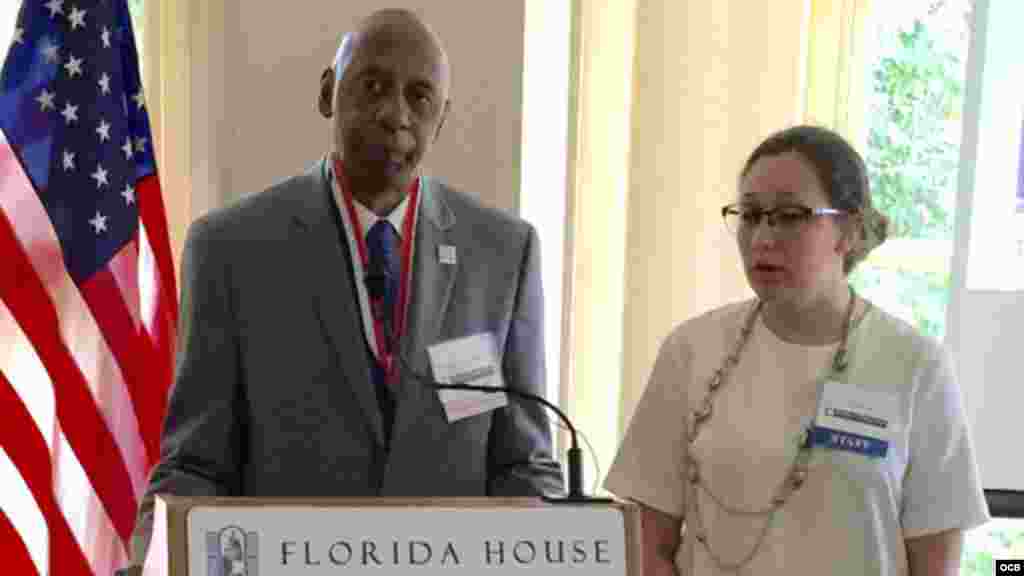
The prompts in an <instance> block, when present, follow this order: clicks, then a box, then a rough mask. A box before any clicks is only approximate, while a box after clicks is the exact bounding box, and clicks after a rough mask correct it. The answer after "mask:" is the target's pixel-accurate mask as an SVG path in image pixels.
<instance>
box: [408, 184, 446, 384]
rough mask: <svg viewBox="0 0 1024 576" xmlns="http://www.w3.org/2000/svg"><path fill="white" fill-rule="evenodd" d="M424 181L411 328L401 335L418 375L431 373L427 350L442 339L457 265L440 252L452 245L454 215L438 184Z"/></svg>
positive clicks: (414, 269) (417, 238)
mask: <svg viewBox="0 0 1024 576" xmlns="http://www.w3.org/2000/svg"><path fill="white" fill-rule="evenodd" d="M421 182H422V184H421V188H420V213H419V220H418V221H417V223H416V233H415V235H416V239H415V240H416V251H415V255H414V257H413V275H412V282H411V286H412V290H411V298H410V301H409V311H408V314H409V316H408V329H407V330H405V333H404V334H403V335H402V352H403V354H404V355H405V357H406V358H408V359H409V361H410V363H411V364H412V366H413V368H414V369H415V370H416V371H417V372H419V373H421V374H429V373H430V372H429V370H428V362H427V356H426V347H427V346H430V345H433V344H435V343H437V341H438V339H439V338H440V336H441V330H442V328H443V326H444V318H445V312H446V310H447V308H448V301H449V299H450V298H451V293H452V285H453V284H454V283H455V270H456V266H457V264H449V263H442V262H441V261H440V258H439V252H438V249H439V247H440V246H445V245H449V244H451V242H450V241H449V239H448V231H449V229H450V228H451V227H452V226H453V225H454V224H455V216H454V215H453V214H452V212H451V210H450V209H449V208H448V206H447V204H445V202H444V198H443V197H442V196H441V194H440V190H439V188H438V186H439V185H438V183H437V182H436V181H434V180H433V179H431V178H428V177H426V176H423V177H422V180H421Z"/></svg>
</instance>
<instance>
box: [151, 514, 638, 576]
mask: <svg viewBox="0 0 1024 576" xmlns="http://www.w3.org/2000/svg"><path fill="white" fill-rule="evenodd" d="M641 569H642V567H641V548H640V516H639V510H638V508H637V506H636V505H634V504H631V503H627V502H619V501H615V502H612V503H589V504H569V503H549V502H545V501H543V500H540V499H532V498H396V499H392V498H382V499H351V498H333V499H323V498H320V499H295V498H183V497H177V496H169V495H159V496H157V498H156V509H155V516H154V520H153V536H152V540H151V541H150V546H149V554H148V556H147V558H146V563H145V568H144V572H143V573H144V574H145V575H146V576H319V575H327V574H332V575H335V574H346V575H361V574H376V575H394V576H398V575H403V574H416V575H442V574H470V575H473V574H488V575H491V574H493V575H495V576H501V575H505V574H516V575H523V574H527V575H548V574H564V573H569V572H571V573H574V574H587V575H588V576H589V575H591V574H593V575H601V574H608V575H616V576H641V573H642V571H641Z"/></svg>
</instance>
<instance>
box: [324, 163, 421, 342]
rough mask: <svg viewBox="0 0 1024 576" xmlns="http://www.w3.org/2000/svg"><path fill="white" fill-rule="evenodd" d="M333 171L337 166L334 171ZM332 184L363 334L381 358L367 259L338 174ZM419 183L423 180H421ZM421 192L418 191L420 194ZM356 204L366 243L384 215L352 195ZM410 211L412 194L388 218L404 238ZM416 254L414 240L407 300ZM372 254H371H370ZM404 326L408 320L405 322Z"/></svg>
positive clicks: (414, 228)
mask: <svg viewBox="0 0 1024 576" xmlns="http://www.w3.org/2000/svg"><path fill="white" fill-rule="evenodd" d="M331 172H332V174H333V172H334V171H333V170H332V171H331ZM331 185H332V187H333V191H334V200H335V202H337V205H338V212H340V213H341V224H342V226H343V227H344V228H345V237H346V238H347V239H348V249H349V254H350V255H351V256H352V258H351V260H352V276H353V278H355V280H356V282H355V284H356V293H357V294H358V297H359V309H360V312H361V316H362V318H363V336H364V337H365V338H366V342H367V344H369V346H370V350H372V351H373V355H374V356H375V357H376V358H378V359H380V351H379V350H378V349H377V337H376V334H375V333H374V323H373V313H372V312H371V309H370V296H369V294H368V293H367V291H366V282H364V281H363V278H364V276H365V272H364V269H363V260H362V258H361V257H360V256H359V246H358V244H357V243H356V236H355V227H354V226H353V225H352V221H351V219H350V218H349V212H348V208H347V207H346V205H345V198H344V196H343V194H342V191H341V186H339V185H338V179H337V177H332V178H331ZM417 185H419V184H417ZM419 196H420V194H417V198H419ZM352 204H353V206H355V212H356V217H357V218H359V224H360V225H361V226H362V232H363V242H364V243H365V242H366V240H367V238H366V236H367V235H368V234H369V233H370V228H372V227H373V225H374V224H376V223H377V221H378V220H380V219H381V217H380V216H377V215H376V214H374V213H373V212H372V211H371V210H370V209H369V208H367V207H366V206H363V205H362V204H360V203H359V201H358V200H356V199H355V198H353V199H352ZM408 213H409V196H408V195H406V197H405V198H404V199H403V200H402V201H401V202H400V203H399V204H398V206H396V207H395V209H394V210H392V211H391V213H390V214H388V215H387V219H388V221H389V222H391V225H392V226H394V227H395V233H396V234H397V235H398V238H399V240H401V241H404V238H402V231H403V226H404V225H405V218H406V215H407V214H408ZM418 213H419V210H416V209H413V210H412V218H413V223H412V237H413V238H415V237H416V217H417V214H418ZM415 255H416V244H415V242H414V243H413V246H412V249H411V251H410V254H409V260H410V262H409V264H410V265H409V276H410V278H403V279H402V280H403V281H404V282H405V283H406V286H405V289H406V290H405V293H406V295H407V296H406V300H407V301H408V300H409V296H408V294H409V282H410V281H411V276H412V261H413V260H414V258H415ZM367 256H369V254H367ZM406 308H408V305H406ZM401 325H403V326H404V324H401Z"/></svg>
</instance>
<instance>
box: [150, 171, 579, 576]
mask: <svg viewBox="0 0 1024 576" xmlns="http://www.w3.org/2000/svg"><path fill="white" fill-rule="evenodd" d="M328 178H329V172H328V171H327V164H326V162H324V161H321V162H319V163H318V164H317V165H316V166H315V167H313V168H312V169H311V170H310V171H309V172H307V173H306V174H303V175H301V176H298V177H295V178H291V179H289V180H287V181H284V182H282V183H280V184H278V185H276V186H274V187H272V188H270V189H269V190H266V191H264V192H262V193H260V194H257V195H254V196H251V197H248V198H246V199H244V200H243V201H241V202H240V203H238V204H236V205H234V206H232V207H230V208H227V209H224V210H221V211H217V212H214V213H211V214H209V215H207V216H205V217H203V218H200V219H198V220H197V221H196V222H195V223H193V224H192V226H191V227H190V229H189V234H188V239H187V241H186V246H185V255H184V262H183V265H182V299H181V300H182V301H181V303H182V314H181V325H180V327H179V330H180V341H179V351H178V359H177V367H176V375H175V383H174V389H173V391H172V393H171V397H170V402H169V405H168V413H167V419H166V422H165V427H164V432H163V439H162V450H161V461H160V462H159V464H158V465H157V466H156V467H155V468H154V470H153V472H152V474H151V477H150V483H149V487H148V490H147V493H146V497H145V498H144V501H143V504H142V507H141V508H142V509H141V511H140V518H139V523H138V527H137V529H136V537H135V538H134V539H133V540H134V543H133V552H134V554H133V556H134V557H135V559H136V561H141V559H142V554H143V553H144V549H145V547H146V544H147V543H148V539H149V532H150V529H151V510H152V495H153V494H155V493H159V492H170V493H174V494H182V495H245V496H300V495H301V496H482V495H494V496H529V495H539V494H544V493H552V492H559V491H561V489H562V479H561V472H560V469H559V467H558V464H557V463H556V462H554V461H553V459H552V450H551V437H550V431H549V420H548V417H547V415H546V414H545V413H544V412H543V409H542V408H541V407H539V406H537V405H535V404H532V403H525V402H522V401H518V400H516V399H514V398H511V397H510V398H509V404H508V405H507V406H506V407H504V408H501V409H498V410H494V411H491V412H488V413H485V414H481V415H477V416H473V417H470V418H466V419H463V420H459V421H456V422H454V423H448V421H447V419H446V418H445V415H444V412H443V408H442V405H441V403H440V401H439V399H438V395H437V393H436V391H434V390H432V389H429V388H427V387H426V386H424V385H423V384H422V383H421V382H418V381H416V380H415V379H411V378H408V377H406V376H403V378H402V381H401V382H400V384H399V388H398V390H397V393H396V407H395V421H394V428H393V431H392V440H391V445H390V449H389V450H385V446H384V434H383V430H382V426H381V415H380V412H379V408H378V405H377V401H376V397H375V392H374V385H373V382H372V380H371V375H370V366H369V357H368V353H367V344H366V341H365V338H364V335H363V328H362V321H361V318H360V315H359V305H358V300H357V296H356V293H355V284H354V281H355V280H354V279H353V277H352V267H351V264H350V261H349V251H348V248H347V246H346V245H344V244H343V243H342V242H343V238H344V236H343V232H342V231H341V223H340V222H339V221H338V218H337V216H336V215H337V212H336V207H334V200H333V197H332V193H331V187H330V184H329V182H330V181H329V180H328ZM415 242H416V244H415V256H414V262H413V277H412V290H411V299H410V304H409V312H408V314H409V317H408V329H407V330H406V331H405V333H404V334H403V336H402V340H401V342H400V346H401V349H402V351H403V353H404V355H405V357H406V358H407V359H409V362H410V363H411V365H412V367H413V369H414V370H415V371H417V372H419V373H421V374H430V368H429V362H428V360H427V354H426V348H427V347H428V346H430V345H432V344H435V343H438V342H442V341H444V340H447V339H450V338H457V337H460V336H465V335H469V334H474V333H479V332H490V333H492V334H493V335H494V337H495V339H496V341H497V344H498V346H499V348H498V349H499V351H501V353H502V358H501V364H502V372H503V376H504V380H505V384H506V385H508V386H512V387H515V388H518V389H520V390H523V391H527V392H532V393H535V394H544V342H543V336H542V335H543V318H544V314H543V298H542V291H541V280H540V262H539V254H538V240H537V236H536V233H535V231H534V230H533V228H532V227H531V226H530V225H529V224H527V223H526V222H524V221H522V220H519V219H517V218H514V217H512V216H509V215H506V214H503V213H501V212H499V211H496V210H493V209H490V208H486V207H483V206H481V205H480V204H478V203H477V202H476V201H474V200H473V199H472V198H470V197H468V196H466V195H464V194H462V193H459V192H457V191H454V190H452V189H450V188H448V187H446V186H445V185H443V184H441V183H440V182H438V181H436V180H433V179H429V178H424V185H423V187H422V194H421V205H420V214H419V221H418V223H417V226H416V234H415ZM441 245H451V246H455V247H456V253H457V263H456V264H455V265H452V264H443V263H441V262H440V261H439V259H438V247H439V246H441Z"/></svg>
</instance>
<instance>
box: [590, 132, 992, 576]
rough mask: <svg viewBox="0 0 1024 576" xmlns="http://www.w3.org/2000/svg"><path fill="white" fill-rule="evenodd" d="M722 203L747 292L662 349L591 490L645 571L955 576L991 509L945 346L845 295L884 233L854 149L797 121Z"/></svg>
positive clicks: (769, 143)
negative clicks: (604, 472)
mask: <svg viewBox="0 0 1024 576" xmlns="http://www.w3.org/2000/svg"><path fill="white" fill-rule="evenodd" d="M738 192H739V194H738V197H737V199H736V201H735V203H732V204H730V205H728V206H725V207H724V208H722V215H723V217H724V219H725V221H726V225H727V226H728V227H729V229H730V230H731V231H732V232H733V233H734V234H735V237H736V241H737V244H738V246H739V251H740V255H741V256H742V261H743V267H744V270H745V272H746V276H747V280H748V281H749V283H750V286H751V288H752V289H753V291H754V293H755V294H756V297H755V298H753V299H751V300H749V301H745V302H740V303H736V304H731V305H727V306H725V307H722V308H719V309H717V310H713V311H711V312H708V313H706V314H703V315H701V316H699V317H697V318H694V319H692V320H689V321H687V322H684V323H682V324H681V325H679V326H678V327H676V329H675V330H673V331H672V333H671V334H670V335H669V337H668V338H667V339H666V340H665V341H664V342H663V344H662V346H661V350H660V352H659V354H658V359H657V361H656V362H655V366H654V369H653V372H652V374H651V377H650V381H649V382H648V386H647V388H646V390H645V391H644V394H643V397H642V398H641V400H640V403H639V405H638V406H637V409H636V412H635V413H634V415H633V418H632V421H631V422H630V425H629V429H628V431H627V433H626V437H625V439H624V440H623V444H622V446H621V447H620V449H619V453H618V455H617V456H616V459H615V462H614V464H613V466H612V468H611V470H610V471H609V474H608V478H607V479H606V481H605V486H606V487H607V488H608V489H609V490H610V491H611V492H613V493H615V494H616V495H618V496H620V497H623V498H628V499H631V500H634V501H636V502H639V503H640V504H641V505H642V522H643V539H644V548H645V550H644V561H645V569H644V573H645V574H646V575H662V574H665V575H667V574H677V573H678V574H685V575H692V576H705V575H711V574H755V575H757V576H766V575H771V574H786V575H787V576H792V575H808V576H809V575H815V576H817V575H819V574H833V575H854V574H856V575H858V576H859V575H869V574H870V575H872V576H878V575H903V574H911V575H913V576H919V575H924V574H927V575H929V576H931V575H940V576H941V575H946V576H950V575H955V574H957V573H958V572H959V559H960V551H961V542H962V532H963V530H966V529H969V528H972V527H975V526H978V525H980V524H982V523H984V522H985V521H987V520H988V509H987V506H986V504H985V500H984V496H983V493H982V490H981V485H980V482H979V480H978V473H977V467H976V464H975V461H974V454H973V449H972V445H971V441H970V437H969V435H968V431H967V426H966V421H965V417H964V411H963V408H962V406H961V400H960V391H959V388H958V386H957V383H956V381H955V378H954V371H953V368H952V366H951V361H950V359H949V357H948V356H947V354H946V353H945V352H944V351H943V350H942V348H941V347H940V346H939V344H938V343H937V342H934V341H933V340H931V339H928V338H926V337H924V336H922V335H921V334H919V333H918V332H916V331H915V330H914V329H913V328H911V327H910V326H909V325H907V324H906V323H904V322H902V321H900V320H898V319H896V318H895V317H893V316H891V315H890V314H888V313H886V312H885V311H883V310H880V309H879V308H877V307H875V306H873V305H872V304H871V303H870V302H868V301H867V300H865V299H864V298H862V297H861V296H859V295H857V294H856V293H855V292H854V291H853V290H852V289H851V287H850V285H849V283H848V282H847V276H848V274H849V273H850V271H851V270H852V269H853V268H854V266H856V265H857V263H858V262H859V261H860V260H862V259H863V258H864V257H865V255H866V254H867V253H868V252H869V251H870V250H871V249H872V248H873V247H875V246H877V245H878V244H879V243H881V242H882V241H883V240H884V238H885V235H886V222H887V221H886V219H885V218H884V217H883V216H882V215H881V214H880V213H879V212H877V211H876V210H875V209H874V208H873V207H872V204H871V197H870V194H869V186H868V176H867V173H866V170H865V167H864V161H863V160H862V159H861V157H860V155H859V154H858V153H857V152H856V151H855V150H854V149H853V148H852V147H851V146H850V145H849V144H848V143H847V142H846V141H844V140H843V139H842V137H840V136H839V135H837V134H835V133H833V132H830V131H828V130H825V129H822V128H817V127H810V126H799V127H795V128H790V129H788V130H784V131H782V132H778V133H776V134H774V135H772V136H771V137H769V138H768V139H767V140H766V141H764V142H763V143H762V144H761V145H760V146H758V147H757V148H756V149H755V150H754V151H753V153H752V154H751V155H750V158H749V159H748V160H747V162H746V164H745V165H744V166H743V169H742V171H741V173H740V179H739V191H738Z"/></svg>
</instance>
